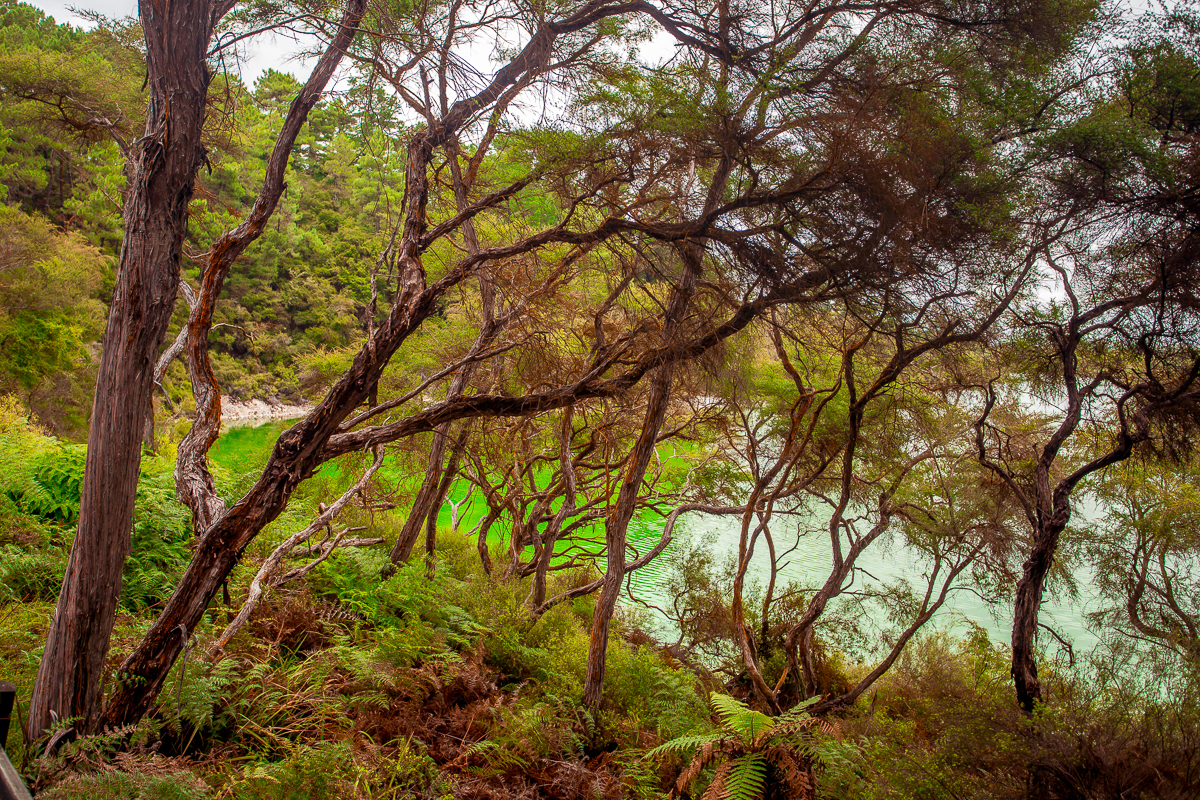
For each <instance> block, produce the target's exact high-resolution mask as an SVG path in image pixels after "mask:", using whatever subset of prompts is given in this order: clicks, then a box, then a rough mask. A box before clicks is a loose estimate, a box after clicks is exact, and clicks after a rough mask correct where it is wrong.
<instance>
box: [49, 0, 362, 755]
mask: <svg viewBox="0 0 1200 800" xmlns="http://www.w3.org/2000/svg"><path fill="white" fill-rule="evenodd" d="M364 5H365V3H364V2H362V0H350V3H349V5H348V6H347V9H346V13H345V15H344V16H343V18H342V20H341V23H340V24H339V28H338V31H337V34H336V36H335V37H334V39H333V41H332V42H331V44H330V47H329V49H328V50H327V51H326V54H325V56H324V57H323V58H322V59H321V61H320V62H319V63H318V65H317V67H316V68H315V69H314V70H313V75H312V77H311V78H310V79H309V82H308V84H307V85H306V86H305V88H304V90H303V91H302V92H301V94H300V95H299V97H297V99H296V100H295V101H294V102H293V104H292V108H291V111H290V113H289V117H288V121H287V123H286V124H285V127H284V130H283V132H282V133H281V135H280V138H279V140H278V143H277V146H276V150H275V152H274V153H273V154H272V164H271V167H269V168H268V177H267V183H266V185H265V186H264V188H263V191H262V193H260V196H259V199H258V202H257V203H256V204H255V208H254V209H253V210H252V212H251V214H250V216H249V217H248V218H247V220H246V221H245V222H244V223H243V225H241V226H239V228H238V229H237V230H236V231H235V232H234V233H233V234H231V236H230V237H228V238H227V240H226V241H224V242H222V245H223V246H222V248H221V249H220V251H219V252H218V253H217V254H216V255H215V256H214V263H215V264H216V265H217V266H216V267H215V268H214V269H212V270H210V271H209V273H208V274H206V276H205V280H206V282H209V281H211V282H219V281H220V280H221V279H223V277H224V272H227V271H228V268H229V264H230V263H232V260H233V258H236V256H237V254H238V253H240V252H241V250H242V249H244V248H245V246H246V245H247V244H249V242H251V241H253V239H254V238H255V237H256V236H257V235H258V234H259V233H260V232H261V230H262V227H263V225H264V224H265V223H266V220H267V218H268V217H269V216H270V214H271V211H272V210H273V209H274V206H275V203H276V202H277V200H278V198H279V195H280V193H281V192H282V190H283V182H282V175H283V168H284V166H285V165H286V162H287V157H288V154H289V153H290V150H291V146H292V143H293V142H294V141H295V137H296V134H297V133H298V132H299V129H300V126H301V125H302V124H303V122H304V118H305V116H306V115H307V113H308V111H309V109H311V108H312V106H313V104H314V103H315V102H316V100H317V98H318V96H319V95H320V93H321V91H322V90H323V89H324V87H325V84H326V83H327V81H328V80H329V78H330V77H331V76H332V74H333V71H334V69H335V68H336V66H337V64H338V62H339V61H340V59H341V56H342V52H343V51H344V50H345V49H346V47H347V45H348V44H349V42H350V40H351V39H352V38H353V36H354V32H355V29H356V28H357V25H358V21H359V19H361V17H362V14H363V7H364ZM233 6H234V3H233V2H231V1H230V0H221V1H220V2H214V1H213V0H191V1H190V2H179V3H166V4H164V3H155V2H143V3H140V4H139V13H140V15H141V21H142V28H143V30H144V31H145V36H146V85H147V87H148V92H149V98H148V104H147V113H146V129H145V134H144V135H143V136H142V137H141V138H139V139H138V140H137V141H136V142H135V143H133V144H132V145H130V147H129V156H128V157H129V166H128V169H127V172H128V176H129V186H128V189H127V191H126V195H125V209H124V224H125V238H124V242H123V244H122V248H121V257H120V262H119V265H118V273H117V285H116V288H115V290H114V292H113V297H112V302H111V305H110V309H109V314H108V323H107V326H106V328H105V333H104V339H103V353H102V355H101V360H100V368H99V374H98V378H97V384H96V394H95V399H94V402H93V407H92V418H91V427H90V429H89V432H88V455H87V464H86V467H85V472H84V479H83V489H82V498H81V501H80V515H79V530H78V533H77V534H76V537H75V542H74V544H73V546H72V548H71V555H70V560H69V562H68V565H67V571H66V575H65V576H64V578H63V586H62V591H61V593H60V595H59V600H58V606H57V608H56V611H55V615H54V620H53V622H52V624H51V627H50V631H49V634H48V636H47V642H46V649H45V653H44V654H43V657H42V661H41V664H40V666H39V668H38V677H37V682H36V684H35V686H34V692H33V697H32V700H31V703H30V715H29V723H28V724H29V733H30V735H31V736H34V737H36V736H39V735H41V733H42V732H43V731H45V730H46V729H48V728H49V727H51V725H52V724H53V723H54V719H55V718H57V719H59V720H68V719H73V720H79V721H78V722H76V723H75V727H76V730H79V731H85V732H86V731H89V730H91V729H92V728H94V726H95V725H96V723H97V721H98V719H99V712H100V699H101V698H100V689H101V678H102V677H103V670H104V662H105V657H106V656H107V654H108V645H109V637H110V635H111V632H112V624H113V615H114V612H115V610H116V604H117V599H118V596H119V594H120V589H121V571H122V568H123V566H124V562H125V557H126V556H127V555H128V553H129V547H130V538H129V537H130V525H131V523H132V517H133V502H134V493H135V490H136V486H137V476H138V467H139V464H140V460H141V442H142V435H143V432H144V421H145V419H146V417H147V415H148V413H149V410H150V402H151V397H152V393H153V390H154V382H153V379H154V374H155V369H154V367H155V361H156V358H157V355H158V349H159V347H160V345H161V343H162V340H163V336H164V334H165V332H166V328H167V324H168V323H169V322H170V318H171V314H172V312H173V310H174V305H175V295H176V292H177V290H178V286H179V277H180V260H181V254H182V246H183V239H184V235H185V230H186V226H187V219H188V213H187V212H188V202H189V201H190V200H191V197H192V192H193V188H194V185H195V179H196V172H197V171H198V170H199V168H200V167H201V165H202V164H203V163H204V160H205V147H204V143H203V136H202V133H203V128H204V123H205V119H206V117H207V113H208V108H209V105H208V104H209V83H210V81H211V79H212V71H211V69H210V67H209V59H210V56H211V48H212V47H213V36H214V33H215V32H216V29H217V26H218V24H219V23H220V22H221V20H222V19H223V18H224V17H225V15H226V14H228V13H229V12H230V11H231V10H232V9H233ZM272 168H273V169H272ZM222 257H224V258H225V259H226V261H225V262H222V261H221V259H222ZM222 268H223V269H224V272H222V271H221V270H222ZM205 310H207V312H208V313H209V314H211V308H210V307H209V308H207V309H201V311H200V312H199V313H201V314H203V313H204V311H205Z"/></svg>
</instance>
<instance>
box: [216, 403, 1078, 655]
mask: <svg viewBox="0 0 1200 800" xmlns="http://www.w3.org/2000/svg"><path fill="white" fill-rule="evenodd" d="M290 424H291V422H288V421H270V422H265V423H263V424H260V425H247V424H242V425H238V426H237V427H230V428H228V429H224V430H223V431H222V433H221V437H220V438H219V439H218V440H217V442H216V444H214V445H213V448H212V450H211V452H210V458H211V460H212V461H213V462H214V463H215V464H218V465H220V466H222V467H224V468H225V469H227V470H230V471H231V472H234V473H237V474H241V473H246V472H250V471H252V470H257V469H260V468H261V467H262V466H263V465H264V464H265V463H266V461H267V456H268V455H269V453H270V449H271V447H272V446H273V445H274V443H275V440H276V439H278V438H279V435H280V434H281V433H282V432H283V431H284V430H286V429H287V427H288V426H289V425H290ZM320 474H321V476H322V477H324V478H325V479H327V480H330V481H331V482H334V483H335V484H339V483H340V484H341V485H345V484H348V482H349V481H350V479H351V476H349V475H341V472H340V470H339V469H338V465H337V464H326V465H325V466H323V467H322V468H321V471H320ZM380 474H381V476H382V477H383V478H385V479H386V480H387V481H388V482H391V483H407V485H408V487H411V488H412V489H415V488H416V486H417V485H419V482H420V478H421V475H420V474H419V473H412V474H402V473H401V471H400V468H399V467H398V466H394V465H391V464H389V463H388V462H387V461H385V462H384V465H383V466H382V467H381V468H380ZM466 492H467V484H466V482H465V481H457V482H456V483H455V484H454V486H453V487H452V488H451V491H450V499H451V500H453V501H454V502H459V501H461V500H462V498H463V496H464V495H465V494H466ZM486 511H487V506H486V504H485V503H484V502H483V498H482V497H481V496H480V493H479V492H478V491H476V492H475V494H474V495H473V496H472V497H471V499H470V501H469V502H468V503H467V504H466V505H464V506H462V507H460V508H459V527H460V529H461V530H464V531H470V530H472V529H473V528H474V527H475V525H476V524H477V523H478V522H479V520H480V518H481V517H482V516H483V514H484V513H486ZM395 513H397V514H402V513H404V511H403V508H398V509H397V510H396V512H395ZM438 524H439V525H441V526H443V527H449V526H450V524H451V508H450V504H449V503H446V504H445V505H443V507H442V510H441V513H440V515H439V517H438ZM662 526H663V522H662V519H661V518H660V517H658V516H657V515H653V514H643V515H641V516H639V517H638V518H635V520H634V521H633V523H632V524H631V525H630V530H629V542H630V544H631V546H632V547H634V548H636V550H637V551H638V553H639V554H642V553H645V552H647V551H648V550H649V549H650V548H652V547H653V546H654V544H655V543H657V542H658V540H659V538H660V537H661V535H662ZM789 526H790V527H789ZM506 527H507V526H506V525H505V523H504V521H503V520H501V521H500V522H498V523H497V524H495V525H493V526H492V531H491V533H490V534H489V536H488V545H489V547H491V548H492V553H493V558H497V557H498V558H500V559H503V558H505V554H504V553H501V552H498V551H497V549H496V548H504V547H506V546H507V536H506V534H507V529H506ZM802 527H803V526H802V523H800V522H792V523H787V522H777V523H775V524H774V525H773V527H772V532H773V534H774V537H775V541H776V547H777V548H778V549H779V550H781V551H782V550H785V549H787V548H788V547H790V546H791V545H793V544H795V545H796V546H795V548H794V550H793V551H792V552H791V554H790V555H789V556H788V557H787V558H786V563H785V565H784V567H783V568H782V569H781V570H780V573H779V576H778V583H779V586H780V587H781V588H782V586H783V585H786V584H787V583H788V582H789V581H795V582H797V583H799V584H800V585H801V586H804V587H807V588H815V587H817V586H819V585H820V584H821V583H822V582H823V581H824V579H825V577H826V576H827V575H828V570H829V565H830V562H831V547H830V543H829V539H828V536H827V535H823V534H821V533H817V532H805V531H803V530H802ZM740 530H741V520H740V517H739V516H738V515H733V516H719V517H718V516H709V515H703V514H692V515H687V516H685V517H682V518H681V519H680V521H679V523H678V524H677V525H676V527H675V533H674V537H673V540H672V542H671V544H670V545H668V547H667V549H666V550H665V551H664V553H663V556H662V557H660V558H659V559H657V560H655V561H654V562H652V563H650V564H648V565H646V566H645V567H644V568H642V569H641V570H639V571H638V572H637V573H635V575H634V576H633V579H632V586H633V589H634V591H635V593H636V594H637V595H638V596H639V597H642V598H644V599H645V600H647V601H648V602H650V603H653V604H656V605H663V604H664V603H665V604H669V603H670V601H671V600H672V599H673V598H669V597H667V596H666V592H665V588H664V587H665V584H666V578H667V573H668V570H669V569H670V567H669V564H670V560H671V557H672V556H673V555H675V554H678V553H680V552H682V551H685V550H687V549H690V548H691V547H693V546H695V544H696V543H703V544H704V545H705V546H707V547H709V548H711V549H712V550H713V551H714V552H716V553H718V554H727V553H736V552H737V547H738V539H739V537H740ZM596 536H597V538H602V537H603V531H602V530H601V529H599V528H597V529H596ZM767 559H768V555H767V553H766V551H765V547H761V546H760V547H759V548H758V551H757V552H756V553H755V555H754V558H753V559H752V561H751V567H750V570H749V573H748V575H749V580H750V581H754V580H759V581H761V582H764V583H765V581H766V580H767V578H768V576H769V572H768V567H767ZM859 562H860V565H861V567H862V570H860V572H859V573H857V574H856V577H855V584H854V585H853V586H852V587H850V588H851V589H861V588H862V587H863V585H864V583H870V584H875V585H879V584H881V583H884V582H889V581H894V580H897V579H901V578H910V579H914V580H917V581H920V580H921V578H922V576H923V573H924V565H923V564H922V563H921V562H920V560H919V559H918V558H917V557H916V554H915V553H914V552H912V551H909V550H908V549H907V548H905V547H903V546H888V544H887V543H886V542H877V543H876V544H875V545H874V546H873V547H872V548H870V549H868V550H867V551H866V552H865V553H864V554H863V555H862V556H860V558H859ZM602 566H603V562H602V561H601V567H602ZM1077 578H1078V579H1079V583H1080V587H1081V592H1080V596H1079V597H1078V598H1077V599H1076V600H1074V601H1071V602H1066V601H1064V602H1055V601H1054V600H1053V599H1051V600H1047V601H1046V602H1045V603H1044V604H1043V606H1042V612H1041V618H1042V621H1043V622H1044V623H1046V624H1047V625H1050V626H1052V627H1053V628H1054V629H1055V630H1056V631H1058V632H1059V633H1060V634H1063V635H1065V636H1066V637H1067V638H1068V639H1071V640H1073V641H1074V643H1075V646H1076V651H1077V653H1079V652H1081V651H1083V650H1088V649H1091V647H1092V646H1094V645H1095V643H1096V641H1097V640H1096V637H1095V636H1094V634H1092V633H1091V632H1090V631H1089V630H1088V629H1087V626H1086V624H1085V616H1084V615H1085V614H1086V613H1087V611H1089V610H1091V609H1092V607H1093V606H1094V605H1095V603H1096V597H1095V595H1094V593H1093V592H1090V591H1089V589H1090V581H1089V580H1088V578H1089V576H1087V575H1079V576H1077ZM967 621H969V622H971V623H974V624H976V625H979V626H981V627H982V628H984V629H985V630H987V632H988V635H989V636H991V637H992V639H993V640H994V641H1000V642H1007V641H1008V639H1009V636H1010V633H1011V608H1010V607H1008V606H1003V607H999V608H997V607H993V606H991V605H989V604H987V603H985V602H984V601H983V600H981V599H980V598H979V597H978V596H977V595H975V594H973V593H971V592H969V591H965V590H963V591H957V592H954V593H952V594H951V596H950V597H949V598H948V599H947V601H946V603H945V605H944V606H943V607H942V608H941V609H940V610H939V612H938V615H937V616H936V617H935V622H936V623H937V624H939V625H941V626H942V627H944V628H950V629H952V630H953V629H958V630H963V629H965V627H966V622H967Z"/></svg>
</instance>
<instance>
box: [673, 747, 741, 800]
mask: <svg viewBox="0 0 1200 800" xmlns="http://www.w3.org/2000/svg"><path fill="white" fill-rule="evenodd" d="M715 744H716V743H715V741H714V742H706V743H704V744H703V745H701V746H700V749H699V750H697V751H696V755H694V756H692V760H691V762H690V763H689V764H688V765H687V768H686V769H684V771H683V772H681V773H679V778H678V779H677V780H676V781H675V788H674V789H672V790H671V797H678V796H679V795H681V794H683V792H684V790H685V789H687V787H688V786H690V785H691V783H692V781H694V780H696V778H699V777H700V773H701V772H703V771H704V768H705V767H707V766H708V765H709V764H711V763H712V762H713V761H714V760H715V759H716V758H717V757H718V756H721V755H725V753H724V752H723V751H722V750H721V749H720V748H718V747H716V746H714V745H715ZM728 763H729V762H726V763H725V764H722V765H721V766H722V769H723V768H725V767H726V766H728Z"/></svg>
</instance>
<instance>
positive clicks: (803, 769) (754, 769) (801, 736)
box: [646, 692, 818, 800]
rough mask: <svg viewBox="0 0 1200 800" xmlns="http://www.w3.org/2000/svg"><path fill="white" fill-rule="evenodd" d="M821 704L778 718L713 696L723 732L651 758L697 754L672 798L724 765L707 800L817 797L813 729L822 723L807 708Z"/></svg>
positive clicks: (668, 746)
mask: <svg viewBox="0 0 1200 800" xmlns="http://www.w3.org/2000/svg"><path fill="white" fill-rule="evenodd" d="M817 700H818V698H815V697H814V698H812V699H811V700H809V701H806V702H805V703H801V704H800V705H797V706H795V707H794V708H792V709H790V710H788V711H787V712H785V713H784V714H781V715H780V716H778V717H774V718H772V717H768V716H767V715H765V714H763V713H762V712H760V711H755V710H754V709H752V708H750V707H749V706H747V705H746V704H745V703H743V702H741V701H740V700H738V699H736V698H733V697H730V696H729V695H725V694H720V693H718V692H713V693H712V694H711V695H710V696H709V702H710V703H711V704H712V709H713V713H714V714H716V715H717V717H719V718H720V721H721V725H720V727H719V728H718V729H717V730H715V731H712V732H710V733H703V734H696V735H691V736H681V737H678V738H675V739H672V740H670V741H668V742H664V743H663V744H661V745H659V746H658V747H656V748H654V749H653V750H651V751H650V752H649V753H647V754H646V757H647V758H652V757H655V756H663V755H666V754H670V753H680V754H682V753H687V752H690V751H692V750H695V751H696V753H695V755H694V756H693V757H692V759H691V761H689V762H688V764H687V766H686V767H685V768H684V770H683V772H682V773H681V774H680V775H679V778H678V779H677V780H676V781H675V786H674V788H673V789H672V793H671V796H672V797H677V796H679V795H681V794H683V793H684V792H685V791H687V789H688V787H689V786H691V785H692V784H693V783H695V782H696V781H697V780H698V779H699V778H700V777H701V775H702V774H703V773H704V771H705V769H706V768H708V767H710V766H712V765H719V766H717V769H716V772H715V773H714V774H713V775H712V779H711V782H710V783H709V784H708V788H707V789H705V791H704V798H705V800H713V798H720V797H731V798H738V799H739V800H750V799H751V798H758V797H776V796H779V797H784V796H786V797H795V798H811V797H814V796H815V794H814V793H815V791H816V783H815V781H814V779H813V775H812V761H811V759H812V750H811V748H810V742H811V729H812V728H813V727H814V725H815V724H816V722H817V721H816V719H814V718H813V717H810V716H809V715H808V710H807V709H808V707H809V706H810V705H812V704H813V703H815V702H816V701H817Z"/></svg>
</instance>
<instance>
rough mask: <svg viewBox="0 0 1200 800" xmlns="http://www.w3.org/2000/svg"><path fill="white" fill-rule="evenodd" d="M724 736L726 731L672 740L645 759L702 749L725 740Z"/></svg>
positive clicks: (655, 749)
mask: <svg viewBox="0 0 1200 800" xmlns="http://www.w3.org/2000/svg"><path fill="white" fill-rule="evenodd" d="M724 736H725V732H724V731H714V732H712V733H698V734H695V735H692V736H680V737H678V738H676V739H672V740H671V741H669V742H663V743H662V744H660V745H659V746H658V747H656V748H654V749H653V750H651V751H650V752H649V753H646V755H645V756H643V758H653V757H655V756H660V755H662V754H664V753H682V752H684V751H687V750H691V749H693V748H696V747H700V746H701V745H704V744H708V743H709V742H715V741H716V740H718V739H722V738H724Z"/></svg>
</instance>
